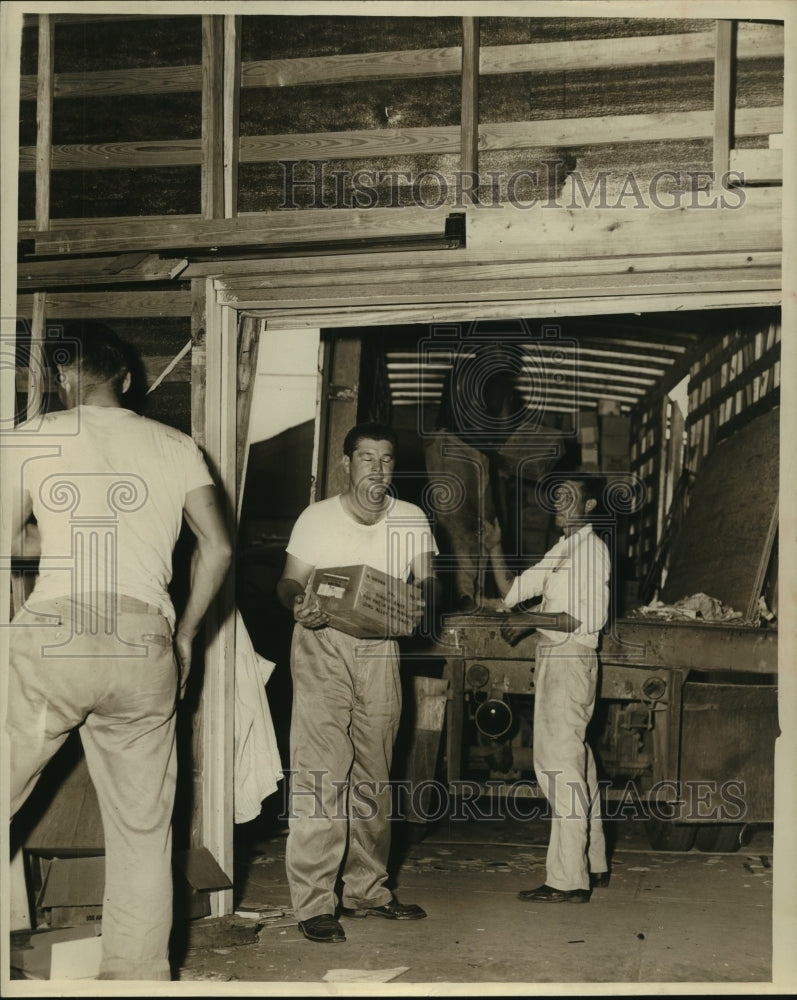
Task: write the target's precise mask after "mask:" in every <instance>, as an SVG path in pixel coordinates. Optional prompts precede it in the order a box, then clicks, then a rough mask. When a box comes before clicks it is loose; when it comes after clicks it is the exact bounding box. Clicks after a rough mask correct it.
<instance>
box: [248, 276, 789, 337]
mask: <svg viewBox="0 0 797 1000" xmlns="http://www.w3.org/2000/svg"><path fill="white" fill-rule="evenodd" d="M780 302H781V293H780V292H779V291H777V292H775V291H744V292H739V291H736V290H735V289H734V288H733V287H732V286H731V287H729V288H725V289H723V290H721V291H713V292H702V293H691V294H686V293H684V292H683V291H681V292H677V293H675V294H660V295H657V294H645V295H631V294H628V295H623V296H613V295H607V296H605V297H603V298H601V297H597V298H596V297H591V296H586V297H584V298H567V299H554V298H551V299H536V298H533V297H530V298H527V299H513V300H506V301H503V300H495V301H493V302H472V303H468V302H466V303H452V302H443V303H439V302H436V301H430V302H428V303H425V304H422V305H417V304H403V305H397V304H386V305H365V306H352V305H348V304H343V303H339V304H337V305H336V306H334V307H327V308H316V309H311V308H309V307H301V306H300V307H296V306H293V305H292V306H291V307H290V308H282V309H277V308H274V307H270V308H267V309H247V310H246V312H247V313H250V314H251V315H253V316H260V317H262V318H264V319H266V320H267V322H268V328H269V330H298V329H316V328H318V327H355V326H356V327H363V326H380V325H384V324H399V323H465V322H470V321H472V320H487V319H517V317H518V316H523V317H525V318H526V319H553V318H556V317H558V316H562V317H565V316H570V317H573V316H601V315H608V314H614V313H618V312H623V313H624V312H628V313H640V314H644V313H657V312H672V311H673V310H678V309H733V308H755V307H767V308H768V307H771V306H778V305H780Z"/></svg>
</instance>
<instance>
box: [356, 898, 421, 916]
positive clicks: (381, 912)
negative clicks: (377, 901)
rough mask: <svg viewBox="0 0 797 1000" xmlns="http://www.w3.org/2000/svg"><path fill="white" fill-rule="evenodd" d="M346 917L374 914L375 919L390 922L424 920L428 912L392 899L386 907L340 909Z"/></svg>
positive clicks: (412, 904) (411, 904)
mask: <svg viewBox="0 0 797 1000" xmlns="http://www.w3.org/2000/svg"><path fill="white" fill-rule="evenodd" d="M340 912H341V915H342V916H344V917H368V916H370V915H372V914H373V916H375V917H387V919H388V920H423V918H424V917H425V916H426V911H425V910H422V909H421V908H420V906H416V905H415V904H414V903H399V901H398V900H397V899H391V900H390V902H389V903H385V905H384V906H357V907H348V906H342V907H341V908H340Z"/></svg>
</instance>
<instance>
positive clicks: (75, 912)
mask: <svg viewBox="0 0 797 1000" xmlns="http://www.w3.org/2000/svg"><path fill="white" fill-rule="evenodd" d="M104 889H105V857H104V856H102V855H100V856H97V857H88V858H81V857H78V858H53V860H52V861H51V862H50V863H49V866H48V868H47V871H46V873H45V875H44V884H43V885H42V889H41V892H40V893H39V898H38V900H37V901H36V905H37V906H38V908H39V909H41V910H44V913H45V917H46V920H47V923H48V924H49V925H50V927H74V926H77V925H79V924H99V923H101V921H102V897H103V892H104Z"/></svg>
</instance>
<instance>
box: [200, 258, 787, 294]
mask: <svg viewBox="0 0 797 1000" xmlns="http://www.w3.org/2000/svg"><path fill="white" fill-rule="evenodd" d="M780 266H781V254H780V253H779V252H777V251H768V252H765V251H762V252H758V253H745V252H741V253H739V252H737V253H682V254H669V255H663V254H661V255H652V254H651V255H650V256H645V257H641V256H634V257H606V256H602V257H598V258H595V257H592V258H588V259H582V260H572V261H568V263H567V274H568V275H571V276H583V275H594V276H598V275H612V274H632V273H637V274H642V273H646V272H654V271H670V272H678V271H690V272H694V271H699V270H707V269H714V270H719V269H723V270H724V269H728V268H734V269H741V270H747V269H749V268H751V267H767V268H774V269H775V270H778V269H779V268H780ZM561 274H562V264H561V262H560V261H539V260H510V261H507V260H504V261H496V260H494V259H492V258H489V259H479V258H475V259H474V258H470V257H468V256H466V255H464V254H460V253H459V252H457V253H456V254H441V253H438V252H436V251H425V252H423V251H422V252H421V253H419V254H412V256H411V258H410V259H409V260H408V255H407V254H401V253H389V254H387V253H386V254H382V253H380V254H378V255H363V254H347V255H342V256H338V257H335V256H331V257H312V258H308V257H303V258H302V257H299V258H290V257H288V258H284V259H280V260H269V261H268V262H264V261H257V260H247V261H238V262H236V261H230V262H228V263H226V264H222V262H220V261H216V262H212V263H208V264H204V263H203V264H189V265H188V267H187V268H186V269H185V271H184V272H183V273H182V274H181V278H185V279H187V278H196V277H201V276H216V277H219V278H220V279H221V280H222V282H223V284H224V286H225V288H229V289H236V288H251V289H255V288H290V287H302V288H308V287H311V286H314V285H323V286H327V287H334V286H335V285H340V286H344V287H348V286H350V285H368V284H372V283H374V282H382V281H387V282H391V281H399V280H400V281H404V282H411V283H415V282H427V283H429V282H436V281H471V280H481V281H485V280H490V281H500V280H503V279H504V278H526V279H528V278H546V277H557V276H559V275H561Z"/></svg>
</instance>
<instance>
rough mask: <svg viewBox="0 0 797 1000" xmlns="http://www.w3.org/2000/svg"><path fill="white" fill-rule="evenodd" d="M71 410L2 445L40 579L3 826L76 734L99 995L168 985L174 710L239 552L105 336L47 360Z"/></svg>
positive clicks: (28, 609) (189, 454)
mask: <svg viewBox="0 0 797 1000" xmlns="http://www.w3.org/2000/svg"><path fill="white" fill-rule="evenodd" d="M53 356H54V361H55V366H56V370H57V378H58V395H59V397H60V399H61V402H62V403H63V404H64V405H65V406H66V409H65V410H63V411H59V412H55V413H50V414H47V415H45V416H42V417H39V418H35V419H33V420H30V421H28V422H27V423H26V424H22V425H20V426H19V427H17V428H15V430H14V431H12V432H9V433H7V434H5V435H4V437H3V441H2V445H3V447H2V459H3V492H4V496H3V500H4V507H5V509H6V510H7V511H9V512H10V514H11V519H12V525H11V526H12V555H20V556H25V555H31V554H34V555H35V554H36V553H31V552H30V550H29V549H28V550H27V551H26V547H25V540H26V538H27V537H29V532H28V530H27V529H28V525H29V524H30V523H31V521H32V519H34V518H35V523H36V528H37V533H38V537H39V549H40V551H39V553H38V554H39V556H40V559H39V572H38V577H37V579H36V582H35V584H34V587H33V591H32V593H31V594H30V595H29V597H28V598H27V600H26V601H25V603H24V605H23V606H22V607H21V608H20V609H19V610H18V611H17V613H16V614H15V616H14V619H13V621H12V623H11V638H10V671H9V685H8V713H7V719H6V729H7V732H8V735H9V739H10V744H9V745H10V786H11V788H10V797H11V815H12V816H13V815H14V814H15V813H16V812H17V810H18V809H19V807H20V806H21V805H22V803H23V802H24V801H25V799H26V798H27V797H28V795H29V793H30V792H31V790H32V789H33V786H34V785H35V783H36V781H37V779H38V777H39V775H40V773H41V771H42V769H43V768H44V766H45V764H46V763H47V761H48V760H49V759H50V758H51V757H52V756H53V754H54V753H55V752H56V751H57V750H58V749H59V748H60V746H61V745H62V744H63V742H64V741H65V740H66V738H67V736H68V735H69V733H70V732H71V731H72V730H73V729H75V728H79V731H80V737H81V741H82V743H83V748H84V751H85V755H86V763H87V765H88V770H89V774H90V775H91V779H92V781H93V783H94V786H95V789H96V791H97V798H98V801H99V805H100V811H101V814H102V821H103V831H104V837H105V893H104V899H103V915H102V953H103V954H102V963H101V966H100V973H99V978H100V979H159V980H168V979H170V978H171V970H170V966H169V954H168V945H169V936H170V932H171V925H172V871H171V818H172V810H173V806H174V792H175V784H176V774H177V757H176V747H175V710H176V702H177V693H178V688H179V690H180V693H181V694H182V692H183V691H184V690H185V684H186V680H187V678H188V672H189V669H190V665H191V649H192V644H193V640H194V637H195V636H196V634H197V632H198V630H199V626H200V624H201V622H202V619H203V617H204V614H205V612H206V610H207V608H208V606H209V605H210V602H211V601H212V599H213V597H214V595H215V594H216V592H217V590H218V589H219V587H220V585H221V583H222V580H223V579H224V577H225V575H226V573H227V570H228V567H229V565H230V560H231V545H230V541H229V538H228V534H227V529H226V527H225V523H224V518H223V515H222V512H221V507H220V504H219V501H218V498H217V495H216V489H215V487H214V485H213V480H212V479H211V477H210V474H209V472H208V469H207V466H206V464H205V461H204V459H203V457H202V455H201V453H200V451H199V449H198V448H197V446H196V445H195V444H194V442H193V441H192V440H191V438H189V437H188V436H186V435H185V434H182V433H181V432H180V431H177V430H175V429H174V428H172V427H168V426H166V425H165V424H160V423H158V422H157V421H154V420H148V419H146V418H144V417H142V416H139V415H138V414H136V413H134V412H132V411H131V410H128V409H126V408H125V407H124V406H123V403H122V400H123V398H124V394H125V393H126V392H128V391H129V389H130V384H131V374H130V370H129V367H128V358H129V351H128V348H127V347H126V345H125V344H124V343H123V342H122V341H120V340H119V339H118V337H117V336H116V334H115V333H114V332H113V331H112V330H110V329H109V328H108V327H107V326H105V325H104V324H102V323H97V322H92V321H87V322H85V323H77V324H73V325H72V326H68V327H67V328H66V329H65V331H64V335H63V337H62V338H61V339H60V340H59V342H58V344H57V346H56V347H55V349H54V351H53ZM183 518H185V520H186V521H187V523H188V526H189V527H190V528H191V530H192V531H193V533H194V535H195V536H196V548H195V552H194V558H193V563H192V571H191V586H190V593H189V596H188V598H187V601H186V604H185V607H184V609H183V611H182V614H181V617H180V620H179V621H178V622H176V623H175V611H174V608H173V606H172V602H171V600H170V597H169V594H168V591H167V587H168V584H169V582H170V580H171V575H172V552H173V549H174V546H175V543H176V541H177V537H178V534H179V532H180V528H181V525H182V522H183Z"/></svg>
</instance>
